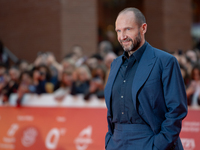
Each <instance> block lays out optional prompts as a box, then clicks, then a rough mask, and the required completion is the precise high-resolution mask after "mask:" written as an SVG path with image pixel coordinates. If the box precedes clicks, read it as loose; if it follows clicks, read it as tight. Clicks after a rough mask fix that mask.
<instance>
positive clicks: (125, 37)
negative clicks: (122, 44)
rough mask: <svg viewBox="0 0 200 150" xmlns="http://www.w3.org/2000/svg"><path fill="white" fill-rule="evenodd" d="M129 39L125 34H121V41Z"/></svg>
mask: <svg viewBox="0 0 200 150" xmlns="http://www.w3.org/2000/svg"><path fill="white" fill-rule="evenodd" d="M127 37H128V36H127V35H126V34H125V33H124V32H122V33H121V37H120V39H121V40H125V39H127Z"/></svg>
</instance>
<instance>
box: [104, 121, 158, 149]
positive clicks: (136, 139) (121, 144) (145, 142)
mask: <svg viewBox="0 0 200 150" xmlns="http://www.w3.org/2000/svg"><path fill="white" fill-rule="evenodd" d="M153 138H154V133H153V131H152V130H151V128H150V127H149V126H147V125H145V124H115V129H114V133H113V135H112V137H111V138H110V140H109V142H108V145H107V148H106V150H156V149H157V148H155V147H154V146H153Z"/></svg>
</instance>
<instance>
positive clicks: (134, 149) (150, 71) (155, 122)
mask: <svg viewBox="0 0 200 150" xmlns="http://www.w3.org/2000/svg"><path fill="white" fill-rule="evenodd" d="M115 26H116V32H117V36H118V41H119V43H120V44H121V46H122V47H123V49H124V53H123V55H122V56H119V57H117V58H116V59H115V60H114V61H113V62H112V64H111V70H110V74H109V77H108V81H107V84H106V87H105V100H106V105H107V109H108V112H107V120H108V132H107V134H106V138H105V147H106V149H107V150H183V147H182V144H181V141H180V138H179V133H180V131H181V123H182V120H183V119H184V117H185V116H186V115H187V100H186V93H185V87H184V82H183V79H182V76H181V72H180V68H179V64H178V62H177V60H176V59H175V57H173V56H172V55H170V54H168V53H166V52H164V51H161V50H159V49H156V48H154V47H152V46H151V45H150V44H149V43H148V42H147V41H146V40H145V33H146V31H147V24H146V19H145V17H144V15H143V14H142V13H141V12H140V11H139V10H138V9H136V8H126V9H124V10H122V11H121V12H120V13H119V15H118V17H117V20H116V23H115Z"/></svg>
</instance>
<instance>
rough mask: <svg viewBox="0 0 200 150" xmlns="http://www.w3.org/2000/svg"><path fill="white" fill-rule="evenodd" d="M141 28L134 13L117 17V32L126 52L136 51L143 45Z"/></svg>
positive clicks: (126, 13)
mask: <svg viewBox="0 0 200 150" xmlns="http://www.w3.org/2000/svg"><path fill="white" fill-rule="evenodd" d="M141 28H142V27H139V26H138V24H137V23H136V21H135V15H134V13H133V12H125V13H122V14H120V15H119V16H118V17H117V20H116V32H117V36H118V41H119V43H120V44H121V45H122V47H123V49H124V51H126V52H130V51H135V50H137V49H138V48H139V47H140V46H141V45H142V40H143V39H142V37H141Z"/></svg>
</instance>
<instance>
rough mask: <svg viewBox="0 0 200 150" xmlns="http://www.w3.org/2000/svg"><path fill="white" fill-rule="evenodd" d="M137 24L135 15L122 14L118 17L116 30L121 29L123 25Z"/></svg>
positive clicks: (129, 12)
mask: <svg viewBox="0 0 200 150" xmlns="http://www.w3.org/2000/svg"><path fill="white" fill-rule="evenodd" d="M134 23H135V15H134V13H133V12H131V11H128V12H122V13H121V14H119V15H118V17H117V19H116V22H115V26H116V28H118V27H120V26H121V25H128V24H134Z"/></svg>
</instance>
